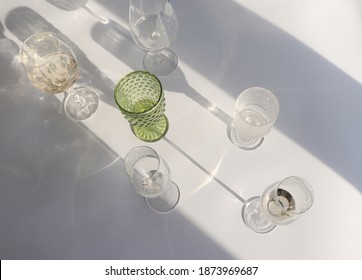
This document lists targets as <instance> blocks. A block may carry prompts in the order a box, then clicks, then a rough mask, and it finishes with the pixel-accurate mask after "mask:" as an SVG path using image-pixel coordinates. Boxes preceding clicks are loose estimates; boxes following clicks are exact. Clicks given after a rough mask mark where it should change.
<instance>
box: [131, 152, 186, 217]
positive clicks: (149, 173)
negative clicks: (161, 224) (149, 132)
mask: <svg viewBox="0 0 362 280" xmlns="http://www.w3.org/2000/svg"><path fill="white" fill-rule="evenodd" d="M125 169H126V172H127V175H128V177H129V180H130V181H131V183H132V185H133V186H134V188H135V190H136V191H137V193H139V194H140V195H142V196H143V197H145V199H146V202H147V204H148V206H149V207H150V208H151V209H152V210H154V211H156V212H160V213H167V212H170V211H171V210H173V209H174V208H175V206H176V205H177V203H178V202H179V199H180V190H179V188H178V186H177V185H176V184H175V183H174V182H173V181H171V173H170V169H169V167H168V165H167V163H166V162H165V161H164V160H163V159H162V158H161V157H160V156H159V155H158V154H157V153H156V151H155V150H153V149H152V148H150V147H147V146H138V147H136V148H133V149H132V150H131V151H129V152H128V153H127V155H126V158H125Z"/></svg>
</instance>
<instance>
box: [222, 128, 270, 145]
mask: <svg viewBox="0 0 362 280" xmlns="http://www.w3.org/2000/svg"><path fill="white" fill-rule="evenodd" d="M229 135H230V136H229V137H230V140H231V142H233V144H234V145H235V146H237V147H239V148H240V149H243V150H246V151H252V150H255V149H257V148H259V147H260V145H261V144H262V143H263V141H264V137H263V138H260V139H257V140H255V141H252V142H247V143H246V142H242V141H240V138H238V136H237V133H236V130H235V127H234V126H233V125H231V127H230V132H229Z"/></svg>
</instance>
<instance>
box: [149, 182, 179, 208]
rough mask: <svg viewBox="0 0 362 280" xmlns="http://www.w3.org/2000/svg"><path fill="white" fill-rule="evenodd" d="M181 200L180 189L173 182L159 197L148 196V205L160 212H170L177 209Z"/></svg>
mask: <svg viewBox="0 0 362 280" xmlns="http://www.w3.org/2000/svg"><path fill="white" fill-rule="evenodd" d="M179 200H180V189H179V188H178V186H177V185H176V184H175V183H174V182H171V184H170V186H169V188H168V189H167V191H166V192H164V193H163V194H162V195H160V196H157V197H147V198H146V202H147V205H148V206H149V207H150V208H151V209H152V210H153V211H156V212H158V213H168V212H170V211H172V210H173V209H175V207H176V205H177V204H178V202H179Z"/></svg>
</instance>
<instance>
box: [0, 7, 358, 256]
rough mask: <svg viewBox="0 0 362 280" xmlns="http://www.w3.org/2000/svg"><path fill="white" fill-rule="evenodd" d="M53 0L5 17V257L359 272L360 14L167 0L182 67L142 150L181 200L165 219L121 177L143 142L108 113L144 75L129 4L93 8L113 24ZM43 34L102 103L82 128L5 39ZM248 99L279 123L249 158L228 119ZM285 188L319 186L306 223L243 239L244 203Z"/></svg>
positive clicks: (0, 214)
mask: <svg viewBox="0 0 362 280" xmlns="http://www.w3.org/2000/svg"><path fill="white" fill-rule="evenodd" d="M59 2H63V3H66V2H67V1H65V0H62V1H56V0H49V1H36V0H32V1H26V2H25V3H24V1H18V0H11V1H10V0H6V1H2V2H1V4H0V8H1V9H0V21H1V25H2V26H3V27H4V32H3V33H4V35H5V37H3V36H2V37H1V38H0V40H1V41H0V42H1V52H0V55H1V57H0V59H1V77H0V107H1V108H0V114H1V115H0V141H1V142H0V143H1V145H0V192H1V195H0V224H1V231H0V258H1V259H24V258H25V259H39V258H40V259H62V258H65V259H79V258H80V259H118V258H119V259H200V258H201V259H228V258H233V259H362V242H361V234H362V219H361V214H362V197H361V192H362V175H361V171H360V162H361V160H362V152H361V151H362V149H361V147H360V146H361V144H360V143H361V140H360V137H361V134H362V133H361V125H359V120H360V119H362V110H361V108H360V106H361V104H362V94H361V92H362V87H361V81H362V71H361V70H360V69H361V67H360V61H362V57H361V52H360V46H361V43H362V39H361V38H362V37H361V35H360V34H362V32H361V31H362V30H361V29H362V17H361V6H362V4H361V1H358V0H354V1H353V0H349V1H344V0H339V1H338V0H334V1H327V0H318V1H315V0H304V1H296V0H274V1H267V0H260V1H246V0H245V1H244V0H238V1H231V0H228V1H221V0H197V1H191V0H173V1H172V3H173V6H174V9H175V12H176V14H177V17H178V21H179V27H180V31H179V34H178V37H177V41H176V42H175V43H174V44H173V45H172V46H171V48H172V49H173V50H174V51H175V52H176V53H177V54H178V57H179V68H178V69H177V70H176V72H175V73H173V74H172V75H170V76H168V77H165V78H162V79H161V81H162V83H163V85H164V88H165V94H166V104H167V105H166V114H167V116H168V118H169V121H170V129H169V132H168V134H167V136H166V138H165V139H163V140H161V141H159V142H157V143H153V144H149V145H150V146H152V147H153V148H155V149H156V150H157V151H158V152H159V154H160V155H161V156H162V157H163V158H164V159H165V160H166V161H167V162H168V164H169V165H170V168H171V171H172V175H173V179H174V181H175V182H177V184H178V185H179V187H180V190H181V201H180V204H179V205H178V207H177V209H176V210H175V211H174V212H172V213H171V214H168V215H159V214H156V213H153V212H151V211H150V210H149V209H148V208H147V205H146V204H145V203H144V200H143V199H142V198H141V197H139V196H138V195H137V194H136V193H135V192H134V191H133V190H132V188H131V186H130V184H129V182H128V180H127V177H126V175H125V172H124V170H123V158H124V156H125V154H126V153H127V152H128V150H129V149H131V148H132V147H134V146H137V145H144V144H145V143H143V142H141V141H140V140H138V139H136V138H135V137H134V136H133V135H132V133H131V131H130V129H129V125H128V123H127V122H126V121H125V120H124V119H123V117H122V116H121V114H120V112H119V110H118V109H117V108H116V106H115V104H114V101H113V87H114V85H115V83H116V82H117V81H118V80H119V79H120V78H121V77H123V76H124V75H125V74H127V73H128V72H130V71H132V70H136V69H140V68H141V67H142V56H143V52H142V51H141V50H139V49H138V48H137V47H136V46H135V45H134V43H133V42H132V40H131V39H130V34H129V28H128V24H127V14H128V0H121V1H115V0H105V1H102V0H98V1H96V0H94V1H88V5H89V6H91V7H92V8H94V9H95V10H97V11H98V12H99V13H100V14H102V15H104V16H106V17H108V18H109V19H110V23H108V24H107V25H102V24H101V23H98V22H97V21H96V20H95V19H94V18H93V17H91V16H90V15H89V14H87V13H86V12H85V11H84V10H82V9H77V10H71V11H67V10H64V9H59V8H58V7H56V6H55V5H54V4H55V3H58V4H59ZM52 3H53V4H52ZM45 30H50V31H53V32H54V31H55V32H57V30H58V31H59V32H61V33H62V34H63V35H64V36H65V37H67V38H68V39H67V40H69V42H70V43H71V44H72V47H73V48H74V49H75V53H76V56H77V58H78V60H79V62H80V65H81V67H82V77H81V79H80V81H79V83H83V84H91V85H92V86H94V87H96V88H98V89H100V91H101V92H102V93H100V95H101V101H102V102H101V105H100V107H99V110H98V112H97V113H96V115H94V117H92V118H91V119H90V120H87V121H85V122H83V123H82V124H77V123H74V122H72V121H70V120H69V119H67V118H66V117H65V116H64V115H63V113H62V112H61V104H60V101H59V100H61V98H62V96H59V95H58V96H57V97H54V96H50V95H46V94H42V93H40V92H38V91H37V90H35V89H33V88H32V87H31V85H30V84H29V83H28V82H27V79H26V77H25V76H24V73H23V71H22V68H21V65H20V64H19V61H18V60H17V57H16V53H17V48H18V46H16V45H15V46H14V44H12V42H11V41H13V42H15V43H16V44H20V42H21V41H22V40H24V39H25V38H26V36H28V35H30V34H31V33H35V32H39V31H45ZM250 86H262V87H266V88H268V89H270V90H272V91H273V92H274V93H275V95H276V96H277V97H278V99H279V102H280V115H279V118H278V120H277V122H276V124H275V127H274V128H273V130H272V131H271V133H270V134H268V136H267V137H266V138H265V141H264V143H263V144H262V146H261V147H260V148H258V149H257V150H255V151H251V152H246V151H242V150H240V149H238V148H237V147H235V146H233V145H232V144H231V142H230V141H229V139H228V137H227V122H228V121H229V118H230V115H231V114H232V112H233V110H234V103H235V100H236V97H237V96H238V95H239V93H240V92H241V91H242V90H244V89H246V88H248V87H250ZM290 175H297V176H301V177H303V178H305V179H306V180H308V181H309V182H310V183H311V185H312V187H313V189H314V193H315V202H314V205H313V206H312V208H311V209H310V211H309V212H307V213H306V214H305V215H304V216H303V217H301V218H300V219H299V220H297V221H296V222H295V223H293V224H291V225H288V226H279V227H277V228H276V229H275V230H274V231H273V232H271V233H269V234H265V235H259V234H256V233H254V232H252V231H251V230H249V229H248V228H247V227H246V226H245V225H244V223H243V221H242V219H241V215H240V211H241V208H242V203H243V201H244V200H246V199H248V198H249V197H251V196H255V195H260V194H261V193H262V192H263V190H264V189H265V188H266V187H267V186H268V185H269V184H271V183H273V182H275V181H278V180H279V179H282V178H284V177H287V176H290Z"/></svg>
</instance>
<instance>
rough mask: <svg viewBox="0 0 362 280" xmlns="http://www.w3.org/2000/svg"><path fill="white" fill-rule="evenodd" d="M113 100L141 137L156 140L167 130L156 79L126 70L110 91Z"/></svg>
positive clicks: (159, 83)
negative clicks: (112, 94)
mask: <svg viewBox="0 0 362 280" xmlns="http://www.w3.org/2000/svg"><path fill="white" fill-rule="evenodd" d="M114 98H115V101H116V103H117V105H118V107H119V109H120V110H121V112H122V114H123V116H124V117H125V118H126V119H127V120H128V121H129V123H130V125H131V129H132V131H133V133H134V134H135V135H136V136H137V137H138V138H139V139H141V140H143V141H146V142H154V141H157V140H160V139H161V138H162V137H163V136H164V135H165V134H166V133H167V130H168V119H167V117H166V115H165V114H164V113H165V97H164V93H163V88H162V85H161V82H160V81H159V79H158V78H157V77H156V76H155V75H153V74H151V73H148V72H145V71H135V72H131V73H129V74H128V75H127V76H125V77H124V78H123V79H121V80H120V81H119V82H118V84H117V85H116V87H115V90H114Z"/></svg>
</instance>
